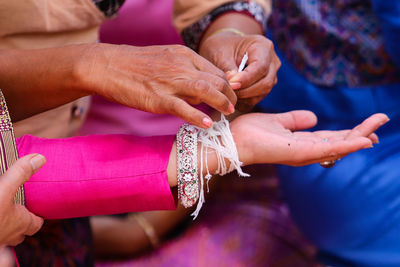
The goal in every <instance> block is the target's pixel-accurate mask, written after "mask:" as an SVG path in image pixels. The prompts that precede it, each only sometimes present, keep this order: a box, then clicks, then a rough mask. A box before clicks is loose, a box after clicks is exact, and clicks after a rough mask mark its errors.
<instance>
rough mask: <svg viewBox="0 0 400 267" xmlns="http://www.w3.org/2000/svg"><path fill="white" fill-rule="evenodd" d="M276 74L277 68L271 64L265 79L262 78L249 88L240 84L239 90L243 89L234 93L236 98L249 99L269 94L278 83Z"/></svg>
mask: <svg viewBox="0 0 400 267" xmlns="http://www.w3.org/2000/svg"><path fill="white" fill-rule="evenodd" d="M277 72H278V68H277V67H276V66H275V64H271V66H270V67H269V71H268V74H267V75H266V76H265V77H262V78H261V79H260V80H258V81H256V82H255V83H254V84H252V85H250V86H249V87H245V85H244V84H242V87H241V88H243V89H240V90H237V91H235V92H236V95H237V96H238V98H250V97H256V96H260V95H267V94H269V93H270V92H271V90H272V87H274V86H275V85H276V83H277V82H278V79H277V77H276V74H277Z"/></svg>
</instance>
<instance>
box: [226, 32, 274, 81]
mask: <svg viewBox="0 0 400 267" xmlns="http://www.w3.org/2000/svg"><path fill="white" fill-rule="evenodd" d="M253 42H255V44H254V45H252V46H251V47H249V49H248V53H249V59H248V62H247V67H246V68H245V69H244V71H242V72H240V73H238V74H237V75H235V77H234V78H233V79H231V80H230V81H231V82H240V83H241V84H242V88H247V87H250V86H251V85H253V84H254V83H256V82H257V81H259V80H261V79H262V78H263V77H265V76H267V74H268V72H269V69H270V65H271V63H272V62H273V61H274V60H276V59H275V56H276V54H275V51H274V46H273V44H272V42H271V41H270V40H268V39H267V38H265V37H263V36H257V37H256V39H255V40H253ZM278 60H279V59H278Z"/></svg>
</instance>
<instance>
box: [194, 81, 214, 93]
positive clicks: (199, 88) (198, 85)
mask: <svg viewBox="0 0 400 267" xmlns="http://www.w3.org/2000/svg"><path fill="white" fill-rule="evenodd" d="M193 89H194V90H195V91H196V92H197V94H199V95H201V94H207V93H208V91H209V90H210V84H209V83H208V82H206V81H205V80H196V81H194V83H193Z"/></svg>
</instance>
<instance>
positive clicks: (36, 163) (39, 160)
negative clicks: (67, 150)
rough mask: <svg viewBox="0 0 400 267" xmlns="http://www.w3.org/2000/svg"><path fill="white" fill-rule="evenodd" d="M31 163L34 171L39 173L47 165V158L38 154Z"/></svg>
mask: <svg viewBox="0 0 400 267" xmlns="http://www.w3.org/2000/svg"><path fill="white" fill-rule="evenodd" d="M30 163H31V165H32V169H33V171H37V170H39V169H40V167H42V166H43V165H44V164H45V163H46V158H45V157H44V156H43V155H40V154H36V155H35V156H34V157H33V158H31V160H30Z"/></svg>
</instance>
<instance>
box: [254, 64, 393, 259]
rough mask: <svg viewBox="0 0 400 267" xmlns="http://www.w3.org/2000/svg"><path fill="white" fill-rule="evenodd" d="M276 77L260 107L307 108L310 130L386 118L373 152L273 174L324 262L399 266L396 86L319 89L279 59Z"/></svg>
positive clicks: (280, 167) (344, 126) (358, 153)
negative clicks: (312, 119) (313, 123)
mask: <svg viewBox="0 0 400 267" xmlns="http://www.w3.org/2000/svg"><path fill="white" fill-rule="evenodd" d="M278 78H279V83H278V84H277V86H276V87H275V88H274V89H273V90H272V92H271V93H270V94H269V95H268V97H267V98H266V99H265V100H264V101H262V102H261V103H260V105H259V108H261V109H263V110H264V111H269V112H270V111H273V112H284V111H288V110H293V109H309V110H312V111H314V112H315V113H316V114H317V116H318V117H319V119H320V122H319V124H318V125H317V127H315V129H314V130H317V129H332V130H334V129H345V128H352V127H354V126H355V125H356V124H358V123H360V122H361V121H363V120H364V119H365V118H366V117H368V116H369V115H371V114H373V113H376V112H384V113H386V114H388V116H389V117H390V119H391V121H390V122H389V123H388V124H387V125H385V126H383V127H382V128H381V129H380V130H378V132H377V133H378V135H379V138H380V144H377V145H375V147H374V148H373V149H365V150H362V151H359V152H356V153H354V154H351V155H349V156H347V157H346V158H344V159H343V160H341V161H339V162H337V163H336V165H335V166H334V167H333V168H331V169H324V168H322V167H320V166H319V165H318V164H313V165H310V166H305V167H298V168H294V167H288V166H279V167H278V171H279V175H280V179H281V186H282V190H283V193H284V196H285V198H286V199H287V202H288V204H289V207H290V209H291V212H292V215H293V218H294V220H295V221H296V223H297V224H298V225H299V226H300V228H301V229H302V231H303V232H304V233H305V234H306V236H307V237H308V238H309V239H310V240H311V241H312V242H313V243H314V244H315V245H317V246H318V248H319V249H320V253H319V256H320V259H321V260H322V261H323V262H324V263H326V264H331V265H333V266H353V265H356V266H393V267H394V266H396V267H398V266H400V84H396V85H390V86H380V87H373V88H354V89H349V88H323V87H318V86H314V85H313V84H311V83H308V82H307V81H306V80H305V79H304V78H302V77H301V76H300V75H299V74H297V73H296V71H295V70H294V69H293V68H292V67H291V66H290V64H289V63H288V62H285V60H284V59H282V68H281V70H280V71H279V75H278Z"/></svg>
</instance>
